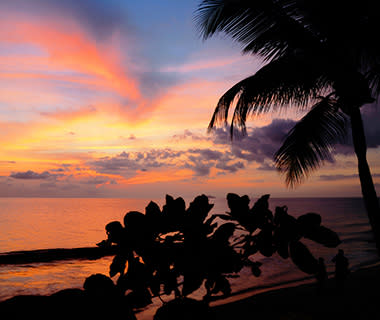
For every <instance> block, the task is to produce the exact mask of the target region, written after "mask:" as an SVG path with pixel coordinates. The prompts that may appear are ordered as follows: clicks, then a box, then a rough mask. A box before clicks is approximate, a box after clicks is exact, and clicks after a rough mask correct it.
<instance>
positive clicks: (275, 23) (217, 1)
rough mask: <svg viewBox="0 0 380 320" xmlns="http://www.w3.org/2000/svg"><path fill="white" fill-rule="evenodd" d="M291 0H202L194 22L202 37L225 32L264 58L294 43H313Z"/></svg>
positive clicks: (295, 44) (247, 49)
mask: <svg viewBox="0 0 380 320" xmlns="http://www.w3.org/2000/svg"><path fill="white" fill-rule="evenodd" d="M294 4H295V2H294V0H283V1H267V0H257V1H251V0H235V1H223V0H204V1H202V3H201V4H200V5H199V8H198V10H197V12H196V23H197V25H198V27H199V30H200V33H201V34H202V36H203V37H204V38H205V39H206V38H208V37H210V36H212V35H213V34H215V33H216V32H221V31H222V32H225V33H227V34H229V35H230V36H232V38H233V39H234V40H236V41H238V42H239V43H241V44H243V46H244V47H243V51H244V52H250V53H257V54H260V55H261V56H262V57H263V58H264V60H267V61H269V60H271V59H276V58H279V57H281V56H283V55H284V54H286V53H288V52H289V51H291V50H293V49H294V48H295V47H297V46H298V45H297V43H300V42H302V43H305V42H307V43H308V44H309V45H310V46H312V45H313V43H314V41H316V39H314V37H313V34H311V33H310V32H309V30H308V28H306V27H305V25H304V24H303V22H302V20H301V19H300V15H299V14H298V12H297V8H296V6H295V5H294Z"/></svg>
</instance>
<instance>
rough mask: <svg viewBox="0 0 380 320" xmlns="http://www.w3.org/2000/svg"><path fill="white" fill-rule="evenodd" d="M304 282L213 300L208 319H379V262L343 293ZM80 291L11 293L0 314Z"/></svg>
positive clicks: (354, 276)
mask: <svg viewBox="0 0 380 320" xmlns="http://www.w3.org/2000/svg"><path fill="white" fill-rule="evenodd" d="M351 270H352V269H351ZM307 281H308V283H301V284H300V281H297V282H294V281H291V282H288V283H283V284H281V285H275V286H271V285H268V286H261V287H257V288H256V289H255V290H250V291H247V292H244V293H242V292H237V293H235V294H234V295H233V297H229V298H226V299H223V300H222V299H221V300H219V301H214V302H212V303H210V317H209V320H212V319H215V320H216V319H218V320H223V319H226V320H227V319H231V318H237V319H238V318H241V319H245V318H247V316H248V315H252V318H258V319H260V318H262V319H264V318H269V319H272V318H278V319H284V320H294V319H322V318H323V319H325V318H326V319H344V318H347V319H351V318H357V319H380V307H378V306H377V304H378V302H377V300H378V299H377V294H376V293H377V288H378V287H379V286H380V261H377V262H376V263H375V264H369V265H366V266H361V267H360V268H359V269H357V270H355V271H351V273H350V274H349V276H348V278H347V281H346V288H345V290H344V291H343V292H339V291H337V289H336V287H335V279H334V277H333V275H330V276H329V279H328V280H327V281H326V286H325V289H324V291H323V292H322V294H318V293H317V290H316V283H315V281H313V280H311V279H310V278H309V277H308V279H307ZM80 291H81V290H80V289H65V290H62V291H59V292H57V293H55V294H53V295H50V296H44V295H43V296H15V297H13V298H10V299H7V300H4V301H1V302H0V313H3V312H5V313H10V314H17V312H18V310H25V307H27V306H34V307H36V306H38V305H40V306H47V305H48V304H49V303H50V302H49V301H51V297H53V298H54V299H55V300H53V301H54V303H55V304H56V305H57V306H64V305H67V303H68V302H70V301H71V302H73V296H72V294H74V295H77V297H79V296H78V294H79V293H80ZM65 292H66V293H67V294H65ZM70 292H71V293H70ZM74 300H75V297H74ZM78 307H79V306H78ZM34 310H36V309H34ZM32 313H33V312H32ZM143 313H144V312H143ZM154 313H155V310H151V312H149V315H148V314H145V315H144V316H143V314H141V313H136V317H137V318H138V319H144V320H145V319H153V314H154ZM36 315H38V314H36ZM141 316H143V317H141Z"/></svg>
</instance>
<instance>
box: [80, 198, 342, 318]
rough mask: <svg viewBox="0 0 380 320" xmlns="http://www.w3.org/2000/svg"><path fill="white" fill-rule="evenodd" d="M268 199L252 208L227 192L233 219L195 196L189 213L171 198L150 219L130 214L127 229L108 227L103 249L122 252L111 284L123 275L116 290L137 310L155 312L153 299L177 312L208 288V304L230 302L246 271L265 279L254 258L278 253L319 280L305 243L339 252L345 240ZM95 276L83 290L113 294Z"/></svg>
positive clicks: (152, 207)
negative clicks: (168, 300)
mask: <svg viewBox="0 0 380 320" xmlns="http://www.w3.org/2000/svg"><path fill="white" fill-rule="evenodd" d="M268 200H269V195H264V196H262V197H261V198H260V199H258V200H257V201H256V202H255V203H254V205H253V206H252V207H250V206H249V202H250V199H249V198H248V196H246V195H245V196H242V197H240V196H238V195H237V194H233V193H229V194H228V195H227V202H228V207H229V209H230V212H227V213H226V214H210V211H211V209H212V208H213V206H214V205H213V204H210V203H209V199H208V197H207V196H205V195H201V196H197V197H196V198H195V199H194V200H193V201H192V202H191V203H190V205H189V207H188V208H186V205H185V201H184V200H183V199H182V198H177V199H174V198H173V197H171V196H169V195H167V196H166V204H165V205H164V206H163V208H162V210H161V209H160V207H159V206H158V205H157V204H156V203H154V202H150V203H149V204H148V206H147V207H146V208H145V214H143V213H141V212H136V211H130V212H128V213H127V214H126V215H125V217H124V226H123V225H122V224H121V223H120V222H118V221H112V222H110V223H109V224H107V225H106V232H107V236H108V238H107V240H104V241H102V242H101V243H99V245H100V246H111V245H112V246H116V248H117V254H116V255H115V257H114V259H113V261H112V263H111V265H110V270H109V275H110V277H111V278H113V277H115V276H117V275H118V279H117V281H116V287H115V290H117V291H118V292H119V294H121V295H123V296H124V295H126V298H127V301H128V303H129V305H130V306H131V307H132V308H135V309H136V308H142V307H144V306H147V305H149V304H150V303H151V302H152V298H153V297H159V296H161V295H171V294H173V295H174V297H175V299H177V300H176V301H179V302H178V303H173V305H177V307H178V304H179V305H181V304H182V302H180V301H182V300H183V299H184V298H185V297H186V296H188V295H189V294H191V293H193V292H194V291H196V290H198V289H199V288H200V287H201V286H202V285H203V286H204V288H205V289H206V294H205V296H204V300H205V301H206V302H207V301H209V300H210V298H211V296H213V295H221V296H228V295H229V294H230V293H231V286H230V282H229V278H231V277H238V276H239V272H240V271H241V270H242V268H243V267H248V268H250V269H251V271H252V274H253V275H254V276H256V277H258V276H260V274H261V267H262V264H261V262H259V261H255V259H254V255H255V254H256V253H258V252H259V253H261V254H262V255H264V256H266V257H270V256H272V255H273V254H275V253H276V252H277V253H278V254H279V255H280V256H281V257H282V258H284V259H287V258H288V257H291V260H292V261H293V262H294V264H295V265H296V266H297V267H298V268H299V269H300V270H302V271H303V272H306V273H308V274H315V273H316V272H317V269H318V262H317V260H316V259H315V258H314V257H313V255H312V254H311V252H310V251H309V250H308V249H307V247H306V246H305V245H304V244H303V243H302V242H301V241H300V240H301V239H302V238H303V237H305V238H309V239H311V240H314V241H316V242H318V243H321V244H322V245H325V246H327V247H335V246H337V245H338V244H339V243H340V241H339V237H338V236H337V234H336V233H335V232H333V231H331V230H330V229H328V228H326V227H323V226H321V217H320V215H318V214H316V213H307V214H305V215H302V216H300V217H299V218H298V219H296V218H294V217H292V216H291V215H289V214H288V212H287V207H286V206H283V207H277V208H276V210H275V214H274V216H273V214H272V212H271V211H270V210H269V203H268ZM92 277H93V278H91V277H90V278H89V279H87V281H86V282H87V285H86V284H85V288H86V287H88V288H91V291H92V292H95V293H96V292H97V291H96V289H95V288H94V285H95V284H96V283H100V284H101V287H102V288H105V287H107V292H111V291H112V292H114V291H113V290H114V288H113V286H112V285H111V284H110V281H111V280H110V281H107V280H106V279H107V278H106V279H105V278H104V277H105V276H99V275H95V276H92ZM108 279H109V278H108ZM162 312H163V311H161V313H162ZM157 319H158V318H157ZM159 319H161V317H160V318H159Z"/></svg>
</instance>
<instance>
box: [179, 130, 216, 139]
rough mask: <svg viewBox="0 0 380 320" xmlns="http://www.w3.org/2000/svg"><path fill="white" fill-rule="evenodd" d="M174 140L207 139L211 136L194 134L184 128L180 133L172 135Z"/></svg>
mask: <svg viewBox="0 0 380 320" xmlns="http://www.w3.org/2000/svg"><path fill="white" fill-rule="evenodd" d="M172 138H173V139H174V140H177V141H181V140H186V139H191V140H193V141H209V140H211V137H206V136H204V135H200V134H196V133H194V132H192V131H190V130H188V129H186V130H184V131H183V133H182V134H175V135H173V137H172Z"/></svg>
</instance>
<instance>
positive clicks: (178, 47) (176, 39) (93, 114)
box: [0, 0, 380, 198]
mask: <svg viewBox="0 0 380 320" xmlns="http://www.w3.org/2000/svg"><path fill="white" fill-rule="evenodd" d="M198 3H199V1H197V0H187V1H178V0H161V1H155V0H140V1H125V0H107V1H104V0H102V1H101V0H99V1H97V0H81V1H78V0H65V1H60V0H23V1H22V0H12V1H1V2H0V106H1V109H0V110H1V111H0V135H1V148H0V196H5V197H6V196H12V197H14V196H18V197H115V198H118V197H127V198H136V197H138V198H162V197H163V196H164V195H165V194H166V193H169V194H172V195H174V196H193V195H197V194H201V193H205V194H208V195H214V196H225V195H226V193H228V192H237V193H239V194H248V195H251V196H258V195H261V194H265V193H270V194H271V195H272V197H301V196H316V197H318V196H329V197H333V196H360V186H359V179H358V177H357V169H356V159H355V157H354V155H353V151H352V147H351V146H350V143H349V139H348V142H347V144H346V145H340V146H338V147H337V152H336V154H335V161H331V162H329V163H326V164H325V165H324V166H323V168H321V169H320V170H318V171H316V172H315V173H314V174H313V176H312V177H311V178H310V179H308V180H307V181H306V182H305V183H304V184H302V185H301V186H299V187H298V188H297V189H295V190H294V189H293V190H290V189H287V188H286V186H285V184H284V177H282V176H280V175H279V173H278V172H277V171H276V170H275V169H274V168H273V162H272V156H273V153H274V152H275V151H276V150H277V148H278V147H279V146H280V145H281V141H282V140H283V138H284V135H285V133H286V132H287V131H288V130H289V129H290V128H291V127H292V126H293V125H294V123H295V120H296V119H298V118H299V117H300V116H302V115H301V114H297V113H295V112H285V111H283V112H281V113H279V114H273V115H271V116H269V115H268V116H265V117H263V118H260V119H251V120H250V121H249V129H248V136H247V137H245V138H243V139H240V140H239V139H238V140H235V141H233V142H232V143H231V141H230V139H229V137H228V132H227V130H226V129H225V128H218V129H217V130H216V131H215V132H214V133H211V134H208V133H207V126H208V122H209V120H210V118H211V115H212V112H213V110H214V107H215V105H216V103H217V101H218V98H219V97H220V96H221V95H222V94H223V93H224V92H225V91H226V90H227V89H228V88H230V87H231V86H232V85H233V84H234V83H236V82H238V81H239V80H241V79H243V78H245V77H246V76H248V75H251V74H253V73H255V72H256V71H257V70H258V68H260V66H262V65H263V63H262V62H261V61H260V60H259V59H257V58H256V57H253V56H248V55H242V54H241V50H240V49H241V48H240V47H239V45H237V44H234V43H233V42H232V40H231V39H229V38H227V37H223V36H222V35H221V36H219V37H215V38H212V39H209V40H207V41H203V40H202V39H201V38H200V36H199V32H198V31H197V29H196V25H195V23H194V11H195V10H196V8H197V4H198ZM362 111H363V117H364V121H365V125H366V131H367V138H368V146H369V147H370V148H369V151H368V160H369V163H370V166H371V169H372V173H373V176H374V181H375V183H376V186H377V190H378V192H379V191H380V188H379V186H380V149H379V148H378V146H379V145H380V128H379V125H378V122H379V121H378V120H379V115H380V111H379V108H377V109H375V107H374V106H366V107H364V108H363V110H362Z"/></svg>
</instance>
